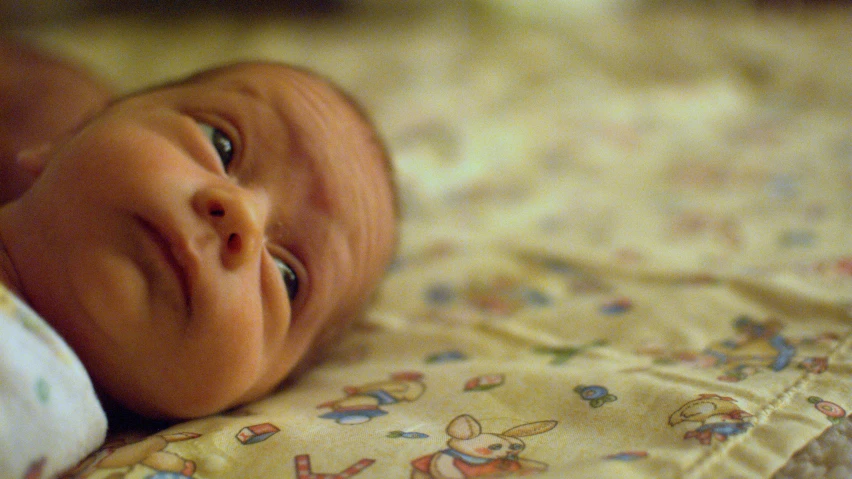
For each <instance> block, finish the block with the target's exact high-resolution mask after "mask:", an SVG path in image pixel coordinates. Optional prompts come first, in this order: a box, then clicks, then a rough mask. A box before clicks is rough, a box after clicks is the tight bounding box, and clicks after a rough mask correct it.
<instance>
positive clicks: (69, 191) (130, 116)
mask: <svg viewBox="0 0 852 479" xmlns="http://www.w3.org/2000/svg"><path fill="white" fill-rule="evenodd" d="M27 161H29V162H30V163H31V164H34V165H38V166H39V167H41V166H42V164H43V170H42V172H41V174H40V176H39V178H38V180H37V181H36V182H35V184H34V185H33V186H32V187H31V188H30V190H29V191H28V192H27V194H25V195H24V196H23V197H21V198H20V199H19V200H18V201H16V202H15V203H12V204H10V205H8V207H7V208H8V209H9V212H10V213H9V214H11V217H13V218H17V220H18V221H17V222H16V223H13V224H14V225H15V227H14V228H10V229H9V230H8V231H3V240H4V242H5V244H6V248H7V250H8V251H9V254H10V257H11V258H12V260H13V263H14V268H15V271H16V272H17V275H18V279H19V282H20V288H21V292H22V294H23V296H24V297H25V299H26V300H27V301H28V302H30V304H31V305H32V306H33V307H34V308H35V309H36V310H37V311H38V312H39V313H41V314H42V315H43V316H44V317H45V318H46V319H47V320H48V321H49V322H51V323H52V324H53V325H54V327H55V328H57V330H58V331H59V332H60V333H61V334H62V335H63V336H64V337H65V338H66V340H67V341H68V342H69V344H70V345H71V346H72V347H73V348H74V349H75V351H76V352H77V354H78V355H79V356H80V358H81V359H82V360H83V363H84V364H85V365H86V367H87V369H88V370H89V372H90V374H91V375H92V378H93V380H94V382H95V384H96V385H97V386H99V387H100V388H101V389H102V390H103V391H104V392H105V393H106V394H107V395H109V396H110V397H112V398H114V399H116V400H118V402H120V403H122V404H124V405H125V406H127V407H130V408H131V409H134V410H137V411H139V412H141V413H143V414H147V415H155V416H166V417H193V416H199V415H204V414H209V413H213V412H217V411H220V410H222V409H225V408H228V407H231V406H234V405H237V404H240V403H244V402H246V401H250V400H252V399H255V398H258V397H260V396H262V395H263V394H265V393H267V392H269V391H270V390H271V389H273V388H274V387H275V386H276V385H277V384H278V383H280V381H281V380H282V379H283V378H284V377H285V376H287V375H288V373H290V372H291V371H292V370H293V368H294V367H295V366H296V365H297V363H299V362H300V361H301V360H302V359H303V358H304V357H305V356H306V355H307V354H308V353H309V350H310V348H311V347H312V346H313V345H314V343H315V341H316V339H317V338H318V337H319V336H321V335H325V334H326V333H327V331H328V330H329V329H334V328H338V327H340V325H341V324H342V323H343V322H345V321H346V319H348V318H352V317H354V316H356V315H357V314H358V313H359V312H360V311H361V310H362V308H363V307H364V306H365V303H366V301H367V299H368V298H369V296H370V294H371V292H372V291H373V290H374V288H375V287H376V285H377V283H378V281H379V280H380V278H381V276H382V275H383V272H384V270H385V268H386V266H387V264H388V263H389V261H390V258H391V256H392V252H393V247H394V244H395V222H396V211H395V201H394V198H395V194H394V191H393V186H392V179H391V172H390V166H389V159H388V158H387V155H386V153H385V150H384V148H383V146H382V145H381V143H380V141H379V139H378V138H377V136H376V133H375V131H374V130H373V128H372V126H371V124H370V122H369V121H368V120H367V119H366V117H365V116H364V115H363V114H362V113H361V111H360V110H359V108H358V107H357V106H356V105H355V104H354V102H352V101H351V100H350V99H349V98H348V97H347V96H346V95H345V94H343V93H341V92H340V91H339V90H338V89H337V88H336V87H334V86H333V85H332V84H331V83H329V82H327V81H325V80H324V79H322V78H320V77H318V76H316V75H313V74H310V73H308V72H305V71H302V70H299V69H294V68H291V67H287V66H283V65H279V64H268V63H243V64H237V65H232V66H228V67H224V68H220V69H216V70H211V71H208V72H204V73H201V74H198V75H195V76H193V77H190V78H189V79H187V80H185V81H181V82H179V83H174V84H170V85H167V86H165V87H162V88H157V89H153V90H148V91H145V92H143V93H140V94H136V95H132V96H128V97H125V98H123V99H121V100H119V101H116V102H115V103H113V104H112V105H110V106H109V107H108V108H106V109H105V110H104V111H103V112H102V113H101V114H100V115H98V116H97V117H96V118H94V119H93V120H91V121H90V122H88V123H87V124H86V125H85V126H84V127H83V128H82V129H80V130H79V131H77V132H76V133H75V134H74V135H72V136H70V137H69V138H68V139H67V140H63V141H60V142H58V143H57V144H55V145H54V146H52V147H51V148H49V149H46V150H43V151H40V152H36V153H33V154H32V157H30V158H29V159H28V160H27ZM16 235H17V236H16Z"/></svg>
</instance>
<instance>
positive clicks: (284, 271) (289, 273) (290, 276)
mask: <svg viewBox="0 0 852 479" xmlns="http://www.w3.org/2000/svg"><path fill="white" fill-rule="evenodd" d="M274 260H275V266H277V267H278V271H280V272H281V279H283V280H284V286H285V287H286V288H287V296H288V297H289V298H290V301H292V300H293V299H295V298H296V293H298V292H299V278H298V277H297V276H296V273H294V272H293V268H291V267H289V266H287V263H285V262H283V261H281V260H280V259H278V258H274Z"/></svg>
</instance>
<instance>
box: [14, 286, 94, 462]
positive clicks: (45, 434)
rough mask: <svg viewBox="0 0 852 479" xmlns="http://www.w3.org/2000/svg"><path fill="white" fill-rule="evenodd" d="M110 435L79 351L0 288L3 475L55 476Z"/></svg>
mask: <svg viewBox="0 0 852 479" xmlns="http://www.w3.org/2000/svg"><path fill="white" fill-rule="evenodd" d="M105 434H106V417H105V414H104V411H103V409H102V408H101V406H100V403H99V402H98V399H97V396H96V395H95V390H94V388H93V387H92V383H91V380H90V379H89V376H88V375H87V373H86V370H85V369H84V368H83V365H82V364H81V363H80V361H79V359H78V358H77V356H75V355H74V353H73V352H72V351H71V349H70V348H69V347H68V345H67V344H65V342H64V341H63V340H62V339H61V338H60V337H59V335H58V334H56V332H55V331H54V330H53V329H51V327H50V326H49V325H48V324H47V323H46V322H45V321H44V320H43V319H41V318H40V317H39V316H38V315H36V314H35V312H33V311H32V310H31V309H30V308H29V307H27V305H26V304H24V303H23V302H21V301H20V300H19V299H18V298H16V297H15V296H14V295H13V294H12V293H10V292H9V291H8V290H7V289H5V288H2V287H0V477H2V478H10V479H17V478H22V479H23V478H25V477H53V476H55V475H57V474H59V473H61V472H62V471H63V470H65V469H68V468H69V467H72V466H74V465H75V464H76V463H77V462H78V461H79V460H81V459H82V458H84V457H85V456H86V454H88V453H89V452H91V451H92V450H93V449H95V448H97V447H98V446H99V445H100V444H101V443H102V442H103V439H104V436H105Z"/></svg>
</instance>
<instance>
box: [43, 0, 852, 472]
mask: <svg viewBox="0 0 852 479" xmlns="http://www.w3.org/2000/svg"><path fill="white" fill-rule="evenodd" d="M664 4H665V3H663V5H664ZM370 5H371V6H372V8H367V9H364V10H358V9H355V11H352V10H346V11H344V12H341V13H339V14H338V15H340V16H339V17H337V16H332V17H330V18H327V17H321V18H296V19H294V18H289V17H286V18H280V17H262V18H261V17H251V16H247V17H243V16H234V17H229V16H223V15H198V14H194V15H191V16H187V17H177V18H158V19H157V21H156V22H155V23H153V25H152V24H151V22H150V19H141V18H134V17H123V16H119V17H92V18H87V19H83V20H78V21H74V22H69V23H67V24H60V25H41V26H38V27H37V28H32V29H31V30H29V31H28V33H29V34H31V35H33V36H34V37H35V38H37V39H39V40H41V41H42V42H44V43H46V44H48V45H50V46H53V47H55V48H58V49H61V50H63V51H65V52H67V53H69V54H72V55H75V56H77V57H79V58H81V59H83V60H84V61H86V62H88V63H90V64H92V65H94V66H95V68H96V69H98V71H101V72H103V74H104V75H105V76H107V77H109V78H113V79H115V81H116V82H117V84H118V85H119V87H121V88H124V89H132V88H136V87H139V86H143V85H145V84H148V83H151V82H154V81H159V80H161V79H165V78H170V77H173V76H176V75H180V74H183V73H185V72H189V71H192V70H195V69H197V68H201V67H204V66H206V65H209V64H211V63H219V62H222V61H227V60H230V59H236V58H245V57H258V56H259V57H265V58H275V59H280V60H287V61H292V62H296V63H302V64H306V65H308V66H311V67H313V68H316V69H318V70H320V71H323V72H326V73H328V74H329V76H331V77H332V78H335V79H337V80H338V81H339V82H341V83H342V84H344V85H345V86H346V87H347V88H349V89H350V90H352V91H354V92H355V93H356V96H358V97H360V98H362V99H363V100H364V102H365V104H366V105H367V107H368V109H369V110H370V111H372V112H373V113H374V114H375V117H376V119H377V122H378V124H379V125H380V127H381V128H382V130H383V131H384V132H385V135H386V137H387V139H388V142H389V145H390V148H391V150H392V152H393V154H394V156H395V158H396V162H397V167H398V173H399V182H400V187H401V191H402V195H403V205H404V210H405V219H404V222H403V238H402V245H401V250H400V253H399V255H398V258H397V260H396V261H395V263H394V265H393V267H392V269H391V271H390V273H389V276H388V279H387V281H386V282H385V283H384V285H383V287H382V290H381V294H380V297H379V298H378V301H377V303H376V304H375V305H374V307H373V308H372V310H371V311H370V314H369V315H368V318H366V320H364V321H363V322H362V323H360V324H359V325H358V327H357V328H356V330H355V331H354V332H353V334H352V335H350V336H348V337H347V338H346V339H345V340H344V341H343V342H342V344H340V345H339V347H338V348H337V349H336V350H335V351H334V352H333V354H332V357H331V358H330V359H329V360H328V361H327V362H325V363H324V364H322V365H321V366H319V367H318V368H316V369H315V370H313V371H311V372H310V373H308V374H307V375H305V376H304V377H302V378H300V379H299V380H298V381H296V382H295V383H293V384H289V385H288V386H287V387H286V388H284V389H282V390H281V391H280V392H278V393H276V394H274V395H273V396H271V397H269V398H267V399H264V400H262V401H259V402H257V403H254V404H250V405H247V406H245V407H243V408H240V409H238V410H234V411H229V412H228V413H226V414H222V415H219V416H215V417H210V418H205V419H202V420H196V421H189V422H186V423H181V424H177V425H173V426H170V427H168V428H166V429H163V430H160V431H156V432H154V433H153V434H147V433H146V434H142V435H139V434H137V435H134V434H132V433H130V434H122V435H113V436H112V438H111V439H110V440H109V441H108V442H107V444H106V446H105V448H104V449H103V450H102V451H100V452H98V453H97V454H96V455H94V456H93V457H92V458H90V459H89V460H88V461H87V462H86V463H84V464H83V465H82V466H81V467H80V468H79V470H77V471H76V472H74V473H73V474H72V476H71V477H93V478H94V477H98V478H105V477H111V478H112V477H128V478H180V477H194V478H212V477H257V478H261V477H276V478H279V477H280V478H298V479H318V478H349V477H356V478H357V479H361V478H363V479H367V478H403V477H406V478H407V477H411V478H418V479H419V478H424V479H425V478H471V477H516V476H527V475H529V476H535V477H553V478H565V477H571V478H575V477H576V478H584V477H589V478H591V477H594V478H599V477H635V478H661V477H708V478H709V477H738V478H765V477H770V476H772V474H773V473H774V472H775V471H777V470H778V469H779V468H781V467H782V466H783V465H784V464H785V463H786V462H788V461H789V460H790V457H791V456H792V455H793V454H794V453H795V452H796V451H797V450H799V449H801V448H802V447H803V446H805V445H806V444H807V443H808V442H810V441H812V440H813V439H814V438H816V437H817V436H819V435H820V434H821V433H822V432H823V431H824V430H826V429H827V428H829V427H830V426H832V425H834V424H838V423H841V422H843V421H846V420H847V419H846V416H847V414H848V413H847V411H850V408H852V398H850V395H849V391H850V389H852V350H850V331H852V328H850V315H852V249H850V246H852V243H851V242H850V240H849V231H850V226H852V128H851V127H850V125H852V108H850V107H852V83H850V82H849V78H852V43H851V42H850V41H849V38H850V37H849V34H850V32H852V17H850V13H849V11H839V12H838V11H832V12H825V11H821V10H819V9H802V10H793V11H791V10H787V11H783V12H779V11H773V10H766V9H764V10H755V9H751V8H748V7H745V6H742V7H736V6H731V5H728V6H726V7H724V8H721V7H720V8H717V9H712V8H708V9H705V10H702V11H695V10H686V9H684V8H683V7H678V6H677V5H674V6H672V5H669V6H660V5H661V4H660V3H659V2H658V3H654V5H657V6H656V7H650V6H644V7H640V6H636V4H633V3H631V4H630V5H632V6H633V7H632V8H623V9H614V10H611V11H597V10H596V11H595V12H591V13H590V12H586V11H585V10H581V9H579V7H571V6H570V5H572V2H566V3H564V4H561V3H558V2H557V3H554V4H553V5H552V6H550V7H549V8H544V9H535V8H531V10H530V11H526V10H525V9H524V5H527V3H526V2H507V3H503V2H427V5H425V6H424V5H421V4H417V3H409V4H407V5H408V6H407V7H399V6H397V7H392V6H388V4H386V3H383V2H372V3H371V4H370ZM559 6H561V7H562V8H558V7H559ZM116 25H118V26H119V28H118V29H116V28H115V27H116ZM136 441H138V442H136Z"/></svg>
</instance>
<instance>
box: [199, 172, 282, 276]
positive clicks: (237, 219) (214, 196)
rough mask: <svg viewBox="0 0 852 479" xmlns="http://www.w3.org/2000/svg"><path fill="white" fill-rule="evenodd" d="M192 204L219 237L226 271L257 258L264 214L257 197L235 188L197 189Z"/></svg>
mask: <svg viewBox="0 0 852 479" xmlns="http://www.w3.org/2000/svg"><path fill="white" fill-rule="evenodd" d="M192 203H193V205H192V206H193V208H194V209H195V212H196V213H197V214H198V215H200V216H201V217H202V218H204V219H205V220H206V221H208V222H210V224H211V225H212V226H213V229H214V230H215V231H216V234H217V235H218V236H219V239H220V242H221V245H222V247H221V248H222V253H221V254H222V264H224V265H225V267H226V268H228V269H234V268H238V267H240V266H241V265H243V264H244V263H245V262H246V261H249V260H251V259H252V258H256V257H257V252H258V250H259V249H260V247H261V246H262V244H263V225H264V223H265V220H264V218H265V216H266V214H265V208H264V205H263V204H262V201H261V199H260V198H258V197H257V195H256V194H254V193H253V192H251V191H248V190H244V189H242V188H238V187H225V186H209V187H206V188H202V189H200V190H198V191H197V192H196V193H195V195H194V196H193V199H192Z"/></svg>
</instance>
